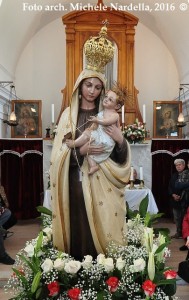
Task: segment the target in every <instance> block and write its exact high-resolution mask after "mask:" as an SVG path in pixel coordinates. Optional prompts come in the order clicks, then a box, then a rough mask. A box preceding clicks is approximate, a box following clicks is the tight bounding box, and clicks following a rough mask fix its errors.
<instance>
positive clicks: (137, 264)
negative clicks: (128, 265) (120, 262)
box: [134, 258, 146, 272]
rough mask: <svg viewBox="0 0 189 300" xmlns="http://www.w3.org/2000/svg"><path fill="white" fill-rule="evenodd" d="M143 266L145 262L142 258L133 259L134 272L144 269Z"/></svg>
mask: <svg viewBox="0 0 189 300" xmlns="http://www.w3.org/2000/svg"><path fill="white" fill-rule="evenodd" d="M145 266H146V262H145V260H144V259H143V258H138V259H135V261H134V270H135V272H141V271H144V268H145Z"/></svg>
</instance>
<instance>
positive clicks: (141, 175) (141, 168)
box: [140, 167, 144, 180]
mask: <svg viewBox="0 0 189 300" xmlns="http://www.w3.org/2000/svg"><path fill="white" fill-rule="evenodd" d="M140 180H144V178H143V167H140Z"/></svg>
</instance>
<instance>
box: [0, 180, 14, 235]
mask: <svg viewBox="0 0 189 300" xmlns="http://www.w3.org/2000/svg"><path fill="white" fill-rule="evenodd" d="M8 207H9V203H8V200H7V196H6V194H5V190H4V187H3V186H2V185H1V186H0V226H1V227H2V228H3V229H4V231H3V238H4V239H6V238H7V237H9V236H11V235H12V234H13V232H10V231H8V229H9V228H11V227H12V226H14V225H15V224H16V223H17V219H16V217H15V216H14V215H13V213H12V212H11V211H10V209H9V208H8Z"/></svg>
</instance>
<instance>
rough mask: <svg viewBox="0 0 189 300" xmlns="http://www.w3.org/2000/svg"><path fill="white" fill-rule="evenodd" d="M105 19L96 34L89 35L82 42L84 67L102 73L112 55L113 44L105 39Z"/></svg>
mask: <svg viewBox="0 0 189 300" xmlns="http://www.w3.org/2000/svg"><path fill="white" fill-rule="evenodd" d="M107 23H108V22H107V20H106V21H104V26H103V27H102V28H101V30H100V32H99V34H98V36H94V37H91V38H90V39H88V40H87V41H86V42H85V44H84V53H85V56H86V60H87V66H86V68H87V69H89V70H94V71H97V72H101V73H104V72H105V66H106V64H107V63H109V62H110V61H111V60H112V58H113V56H114V50H115V48H114V46H113V44H112V42H111V41H110V40H108V39H107Z"/></svg>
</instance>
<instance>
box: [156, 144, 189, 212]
mask: <svg viewBox="0 0 189 300" xmlns="http://www.w3.org/2000/svg"><path fill="white" fill-rule="evenodd" d="M151 152H152V192H153V195H154V197H155V199H156V203H157V206H158V208H159V211H160V212H163V213H165V216H166V217H170V216H172V209H171V207H170V203H169V195H168V184H169V180H170V178H171V175H172V173H174V172H175V171H176V169H175V166H174V160H175V159H176V158H182V159H184V160H185V161H187V160H188V159H189V141H188V140H180V139H177V140H173V139H166V140H164V139H162V140H160V139H159V140H152V148H151Z"/></svg>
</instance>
